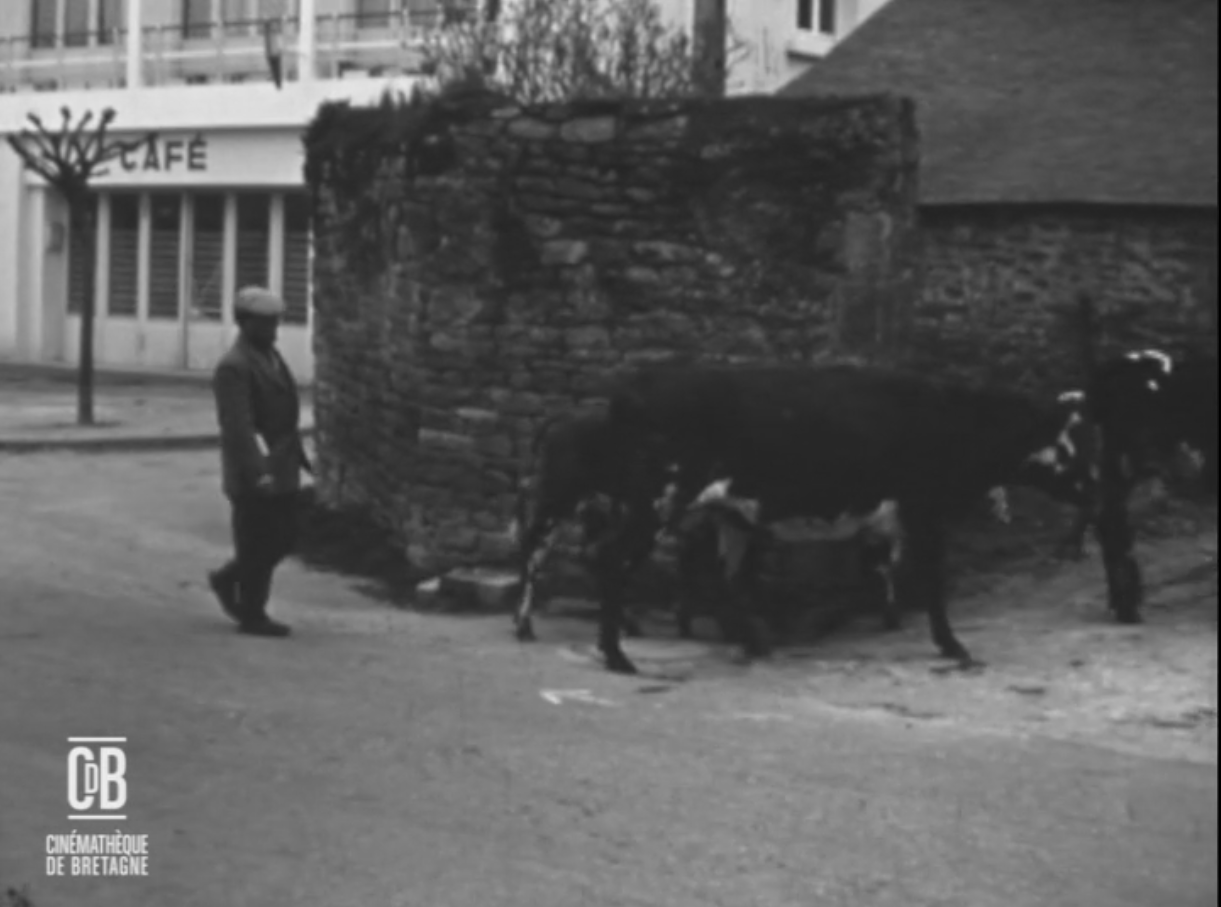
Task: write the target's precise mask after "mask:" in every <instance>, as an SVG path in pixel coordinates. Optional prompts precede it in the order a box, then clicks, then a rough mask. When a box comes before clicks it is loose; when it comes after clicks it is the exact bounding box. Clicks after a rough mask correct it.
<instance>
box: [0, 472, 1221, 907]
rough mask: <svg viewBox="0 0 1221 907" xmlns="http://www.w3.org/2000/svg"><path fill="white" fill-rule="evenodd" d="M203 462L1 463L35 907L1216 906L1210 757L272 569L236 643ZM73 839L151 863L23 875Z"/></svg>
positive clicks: (0, 599)
mask: <svg viewBox="0 0 1221 907" xmlns="http://www.w3.org/2000/svg"><path fill="white" fill-rule="evenodd" d="M216 460H217V458H216V456H215V455H214V454H212V453H165V454H143V455H136V454H122V455H119V454H107V455H96V456H92V457H82V456H70V455H51V454H42V455H37V456H33V455H30V456H22V457H7V458H3V457H0V891H2V890H3V889H4V887H5V886H10V885H12V886H20V885H23V884H24V885H28V887H29V893H30V896H31V900H32V902H33V904H34V905H35V907H76V905H81V907H85V905H88V907H119V905H122V907H295V905H301V907H318V905H326V907H499V905H504V907H611V905H640V907H669V905H674V907H719V905H725V907H752V905H759V907H781V905H783V907H841V905H842V907H863V905H876V907H888V905H895V907H900V905H901V907H933V905H937V907H950V905H961V907H993V905H995V907H1058V905H1063V907H1179V905H1182V907H1212V905H1215V904H1216V903H1217V857H1216V854H1217V772H1216V762H1215V758H1214V759H1213V760H1212V762H1211V764H1209V762H1208V761H1200V760H1198V759H1193V760H1188V759H1183V758H1178V757H1175V758H1163V757H1159V756H1158V755H1157V754H1156V753H1148V752H1145V753H1141V754H1134V753H1129V752H1122V751H1119V750H1116V749H1113V748H1109V747H1103V746H1096V745H1091V744H1088V743H1083V742H1066V741H1064V740H1062V739H1054V738H1050V737H1045V736H1042V735H1040V734H1038V733H1034V732H1031V731H1030V728H1029V727H1028V726H1024V727H1023V728H1021V729H1014V730H1013V731H1012V732H1006V731H1005V730H1004V729H1003V728H1001V729H1000V730H998V729H997V727H996V726H995V725H993V726H989V727H987V728H983V727H980V728H975V727H972V726H971V725H970V724H969V723H963V722H943V723H936V722H921V721H917V720H911V719H910V718H906V717H904V716H903V715H901V714H885V713H877V712H862V711H854V710H851V709H846V708H842V707H839V706H837V705H835V704H834V703H832V702H830V701H824V700H820V698H819V697H818V696H817V695H816V694H815V695H804V696H801V697H796V696H787V695H786V696H781V695H779V694H778V693H777V690H776V688H775V686H774V685H773V684H769V683H767V682H763V681H761V680H760V678H761V677H764V678H765V675H766V672H767V671H768V670H770V669H769V668H767V667H756V668H751V669H739V668H735V667H732V666H731V665H729V664H728V663H727V662H723V661H721V660H718V659H717V658H716V657H715V655H709V656H708V657H707V658H706V659H705V661H704V662H703V664H704V665H705V667H704V668H703V669H702V670H701V671H699V672H697V673H696V674H695V676H693V677H691V678H690V679H688V680H686V681H685V682H682V683H662V682H658V681H657V680H656V679H655V678H649V677H644V678H623V677H614V676H610V675H607V674H606V673H604V672H603V671H601V670H600V669H598V668H596V667H595V666H593V665H592V664H590V663H588V662H586V661H583V660H581V658H579V657H575V656H574V654H573V653H574V652H575V653H577V655H578V656H579V654H580V650H579V649H574V648H573V647H571V646H566V645H560V644H559V643H558V642H557V640H558V639H560V634H559V629H558V628H559V624H558V622H557V621H555V620H554V619H552V620H551V621H550V622H547V621H540V626H539V629H540V636H542V637H543V641H542V642H540V643H539V644H537V645H534V646H520V645H518V644H516V643H514V642H513V640H512V639H511V634H510V632H509V623H508V619H507V618H506V617H501V616H496V617H457V616H442V615H419V614H412V613H408V612H404V611H399V610H394V609H391V608H389V607H388V606H386V605H385V604H381V603H378V602H376V601H374V600H371V599H369V598H366V597H365V596H363V595H362V594H361V593H360V592H359V591H358V590H357V589H356V588H355V584H354V583H353V582H352V581H349V580H346V579H344V578H341V577H337V576H332V575H323V574H316V573H311V572H309V571H307V570H305V569H304V568H303V567H301V566H300V565H298V564H296V563H290V564H289V565H287V566H286V567H285V568H284V569H283V571H282V573H281V574H280V577H279V579H278V582H277V590H276V593H277V597H276V600H275V604H274V605H273V615H274V616H277V617H280V618H282V619H284V620H287V621H288V622H290V623H291V624H292V625H293V626H294V629H295V631H296V632H295V634H294V636H293V637H292V638H291V639H288V640H269V639H256V638H247V637H242V636H239V635H237V634H236V633H234V632H233V628H232V626H231V625H229V624H228V623H227V622H226V620H225V618H224V617H223V616H222V615H221V613H220V611H219V609H218V608H217V607H216V606H215V604H214V603H213V602H212V601H211V599H210V597H209V595H208V592H207V590H206V587H205V585H204V581H203V579H204V571H205V570H206V569H208V568H209V567H211V566H213V565H215V564H217V563H219V562H220V560H221V559H223V558H224V557H225V555H226V553H227V515H226V511H225V505H224V501H223V499H222V498H221V497H220V495H219V490H218V489H219V483H218V475H217V473H218V464H217V462H216ZM592 635H593V633H592V627H591V626H589V625H586V624H577V625H575V629H574V630H572V632H570V633H569V634H568V635H567V636H564V637H563V638H565V639H572V638H576V639H580V640H587V639H592ZM549 640H550V641H549ZM650 645H652V646H654V648H653V649H652V650H650V648H649V646H650ZM629 651H630V652H633V651H634V652H638V653H639V654H640V656H641V658H643V659H644V660H645V661H646V662H647V660H648V654H649V652H650V651H653V652H654V653H660V654H659V655H658V658H659V659H661V661H659V662H658V663H659V664H660V663H662V661H664V658H663V656H664V654H665V652H666V651H667V650H666V648H665V646H664V645H663V644H661V643H659V642H652V643H650V642H644V643H640V644H639V646H638V648H637V649H635V650H632V649H629ZM576 691H581V692H576ZM545 693H546V694H548V695H544V694H545ZM72 736H107V737H113V736H119V737H125V738H126V740H127V742H126V744H125V747H126V754H127V760H128V764H127V772H126V780H127V785H128V792H127V793H128V800H127V805H126V811H125V814H126V816H127V818H126V819H125V820H123V821H120V822H113V823H88V822H75V823H74V822H72V821H69V820H68V818H67V817H68V815H69V813H70V812H71V809H70V807H69V804H68V802H67V794H66V785H67V768H66V766H67V762H66V760H67V754H68V749H69V747H70V744H69V743H68V742H67V738H69V737H72ZM87 826H88V827H87ZM92 826H101V827H92ZM73 830H77V831H80V832H82V833H83V832H93V831H107V832H109V831H116V830H117V831H123V832H126V833H130V834H146V835H147V836H148V842H149V860H148V867H149V871H148V875H147V876H145V877H138V878H48V877H47V875H46V872H45V860H46V837H47V835H51V834H66V833H69V832H71V831H73Z"/></svg>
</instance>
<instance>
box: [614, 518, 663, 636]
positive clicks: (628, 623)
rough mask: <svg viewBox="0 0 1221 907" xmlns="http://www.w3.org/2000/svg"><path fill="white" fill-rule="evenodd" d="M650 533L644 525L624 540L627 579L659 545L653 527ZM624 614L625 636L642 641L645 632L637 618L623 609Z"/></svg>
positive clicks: (650, 527)
mask: <svg viewBox="0 0 1221 907" xmlns="http://www.w3.org/2000/svg"><path fill="white" fill-rule="evenodd" d="M648 529H649V531H647V532H646V531H645V527H644V526H643V525H641V526H638V527H635V528H634V529H633V530H632V531H631V532H630V533H629V534H628V536H627V538H626V539H625V540H624V545H625V548H626V553H625V555H624V558H625V567H624V572H625V579H626V576H630V575H631V574H634V573H635V572H636V571H637V570H639V569H640V567H641V565H642V564H644V563H645V562H646V561H647V560H648V559H649V558H650V557H652V555H653V549H654V547H655V546H656V544H657V533H656V531H655V529H654V527H652V526H651V525H650V526H649V527H648ZM621 613H622V614H623V635H624V636H626V637H628V638H629V639H641V638H643V637H644V630H643V629H642V628H641V626H640V622H639V621H638V620H637V619H636V616H635V615H633V614H630V613H628V611H627V609H626V608H623V609H621Z"/></svg>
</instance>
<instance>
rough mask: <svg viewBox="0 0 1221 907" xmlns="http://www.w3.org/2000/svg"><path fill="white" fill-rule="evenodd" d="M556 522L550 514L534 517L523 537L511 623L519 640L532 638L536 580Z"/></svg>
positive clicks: (524, 640) (548, 551) (555, 528)
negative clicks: (517, 594)
mask: <svg viewBox="0 0 1221 907" xmlns="http://www.w3.org/2000/svg"><path fill="white" fill-rule="evenodd" d="M558 528H559V524H558V523H557V522H556V521H555V520H553V519H551V518H547V517H544V518H541V519H536V520H535V521H534V522H532V523H531V524H530V526H529V528H528V529H527V530H526V534H525V536H524V537H523V540H522V547H521V551H522V555H521V601H520V602H519V603H518V606H517V610H516V612H514V614H513V627H514V631H515V634H516V636H517V639H518V641H519V642H533V641H534V639H535V636H534V621H533V618H532V615H533V613H534V604H535V598H536V596H537V594H538V580H539V576H540V575H541V573H542V570H543V567H544V565H545V564H546V563H547V559H548V558H549V557H550V556H551V551H552V549H553V548H554V547H555V539H556V532H557V530H558Z"/></svg>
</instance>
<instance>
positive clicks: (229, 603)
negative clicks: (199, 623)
mask: <svg viewBox="0 0 1221 907" xmlns="http://www.w3.org/2000/svg"><path fill="white" fill-rule="evenodd" d="M208 585H209V586H211V587H212V594H213V595H215V596H216V598H217V601H219V602H220V606H221V609H222V610H224V612H225V613H226V614H228V615H229V616H230V617H231V618H233V619H234V620H235V621H237V622H238V623H241V622H242V610H241V607H240V606H239V605H238V602H237V580H234V579H226V578H225V576H224V574H223V573H222V571H220V570H212V571H210V572H209V573H208Z"/></svg>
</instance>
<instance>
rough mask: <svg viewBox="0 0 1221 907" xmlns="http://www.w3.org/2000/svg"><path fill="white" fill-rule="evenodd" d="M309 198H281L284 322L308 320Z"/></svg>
mask: <svg viewBox="0 0 1221 907" xmlns="http://www.w3.org/2000/svg"><path fill="white" fill-rule="evenodd" d="M310 277H311V275H310V197H309V196H308V195H305V194H304V193H300V192H295V193H292V194H291V195H286V196H285V197H284V284H283V288H284V292H283V296H284V307H285V311H284V323H285V324H305V323H307V322H308V321H309V286H310Z"/></svg>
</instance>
